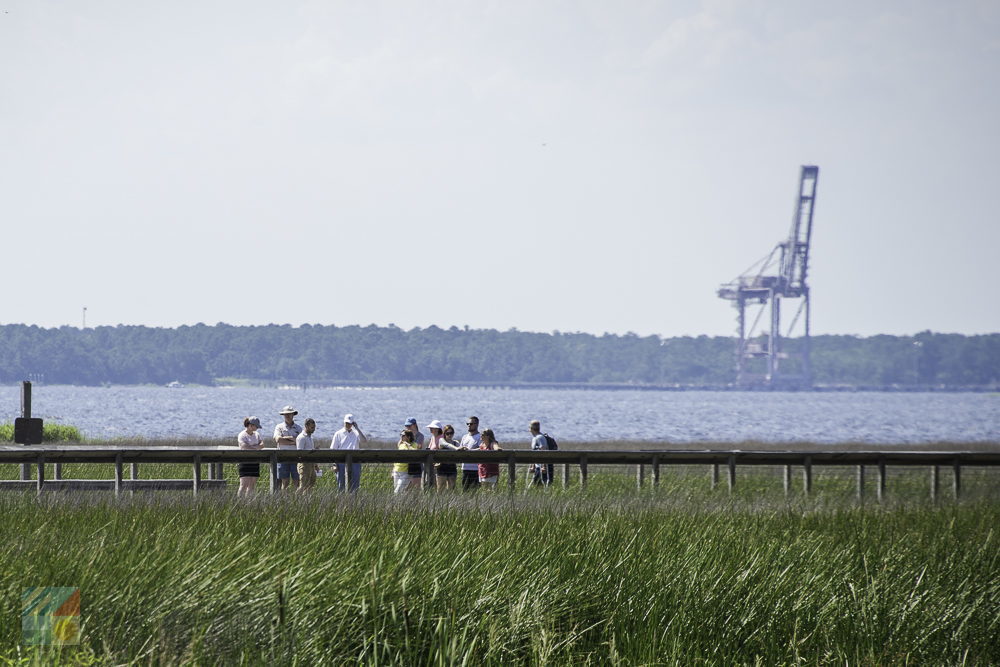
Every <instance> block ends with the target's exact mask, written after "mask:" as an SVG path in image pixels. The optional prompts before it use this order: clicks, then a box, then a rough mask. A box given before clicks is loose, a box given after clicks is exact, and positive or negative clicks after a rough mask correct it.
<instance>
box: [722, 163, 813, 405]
mask: <svg viewBox="0 0 1000 667" xmlns="http://www.w3.org/2000/svg"><path fill="white" fill-rule="evenodd" d="M818 179H819V167H816V166H807V165H803V167H802V170H801V172H800V175H799V190H798V196H797V198H796V205H795V214H794V216H793V217H792V228H791V231H790V232H789V234H788V238H787V239H786V240H784V241H782V242H781V243H779V244H778V245H776V246H775V247H774V249H773V250H771V252H770V254H768V255H767V256H766V257H764V258H763V259H761V260H760V261H758V262H756V263H755V264H754V265H753V266H751V267H750V268H749V269H747V270H746V271H744V272H743V273H742V274H740V275H739V276H738V277H737V278H736V279H734V280H733V281H731V282H729V283H726V284H725V285H722V286H721V287H720V288H719V290H718V295H719V297H720V298H722V299H726V300H729V301H732V302H733V306H734V307H735V308H736V311H737V321H738V325H737V331H738V334H739V339H738V340H737V342H736V384H737V386H741V387H771V388H787V389H797V388H809V387H811V386H812V367H811V364H810V360H809V351H810V341H809V317H810V313H809V309H810V304H809V286H808V284H807V283H806V276H807V274H808V269H809V244H810V242H811V239H812V224H813V213H814V211H815V206H816V182H817V180H818ZM786 299H796V300H798V309H797V310H796V312H795V316H794V317H793V318H792V321H791V324H790V325H789V326H788V329H787V333H786V334H785V336H782V335H781V304H782V301H784V300H786ZM754 309H756V313H755V314H754V316H753V319H752V321H750V322H749V326H748V317H747V316H748V314H752V313H753V310H754ZM748 311H749V313H748ZM765 311H769V314H770V327H769V329H768V331H767V332H766V333H758V329H757V327H758V325H759V324H760V319H761V316H762V315H763V314H764V312H765ZM803 315H804V317H802V316H803ZM800 318H801V319H803V321H804V322H803V325H804V326H803V328H802V330H801V331H802V336H801V339H800V341H798V345H795V346H787V347H788V349H786V345H785V338H791V337H792V336H793V334H794V332H795V330H796V329H795V327H796V325H797V324H798V322H799V320H800ZM793 347H794V348H795V349H794V351H792V348H793Z"/></svg>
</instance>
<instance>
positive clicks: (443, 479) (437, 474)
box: [427, 419, 459, 491]
mask: <svg viewBox="0 0 1000 667" xmlns="http://www.w3.org/2000/svg"><path fill="white" fill-rule="evenodd" d="M427 429H428V430H429V431H430V432H431V443H430V445H428V447H427V449H437V450H444V451H456V450H458V449H459V444H458V443H457V442H455V427H454V426H452V425H451V424H445V426H444V428H443V429H442V428H441V422H439V421H438V420H437V419H435V420H434V421H432V422H431V423H430V424H428V425H427ZM435 431H439V432H440V434H441V436H440V437H437V436H436V433H435ZM457 475H458V467H457V466H456V465H455V464H454V463H435V464H434V480H435V484H436V485H437V490H438V491H440V490H442V489H454V488H455V478H456V477H457Z"/></svg>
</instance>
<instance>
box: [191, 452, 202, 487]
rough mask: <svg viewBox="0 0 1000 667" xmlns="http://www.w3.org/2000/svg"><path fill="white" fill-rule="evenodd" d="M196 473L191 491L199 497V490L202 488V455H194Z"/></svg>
mask: <svg viewBox="0 0 1000 667" xmlns="http://www.w3.org/2000/svg"><path fill="white" fill-rule="evenodd" d="M193 472H194V475H193V476H192V480H193V484H192V488H191V491H192V492H193V493H194V497H195V498H197V497H198V491H200V490H201V455H200V454H195V455H194V470H193Z"/></svg>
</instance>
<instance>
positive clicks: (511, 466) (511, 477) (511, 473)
mask: <svg viewBox="0 0 1000 667" xmlns="http://www.w3.org/2000/svg"><path fill="white" fill-rule="evenodd" d="M516 483H517V464H516V463H514V452H511V453H510V454H508V455H507V488H509V489H510V490H511V491H513V490H514V485H515V484H516Z"/></svg>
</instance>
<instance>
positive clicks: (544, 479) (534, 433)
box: [528, 419, 559, 486]
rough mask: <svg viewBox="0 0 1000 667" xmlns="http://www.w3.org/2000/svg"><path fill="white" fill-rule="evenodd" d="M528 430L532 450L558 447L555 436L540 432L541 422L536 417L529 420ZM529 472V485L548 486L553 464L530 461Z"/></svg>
mask: <svg viewBox="0 0 1000 667" xmlns="http://www.w3.org/2000/svg"><path fill="white" fill-rule="evenodd" d="M528 430H529V431H530V432H531V449H532V450H533V451H536V452H537V451H555V450H557V449H559V445H558V444H556V439H555V438H553V437H552V436H551V435H549V434H548V433H542V424H541V422H539V421H538V420H537V419H533V420H531V423H530V424H528ZM529 472H530V473H531V479H530V480H529V482H528V484H530V485H531V486H536V485H538V484H541V485H542V486H548V485H549V484H551V483H552V477H553V474H554V472H555V466H554V465H552V464H551V463H532V464H531V470H530V471H529Z"/></svg>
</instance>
